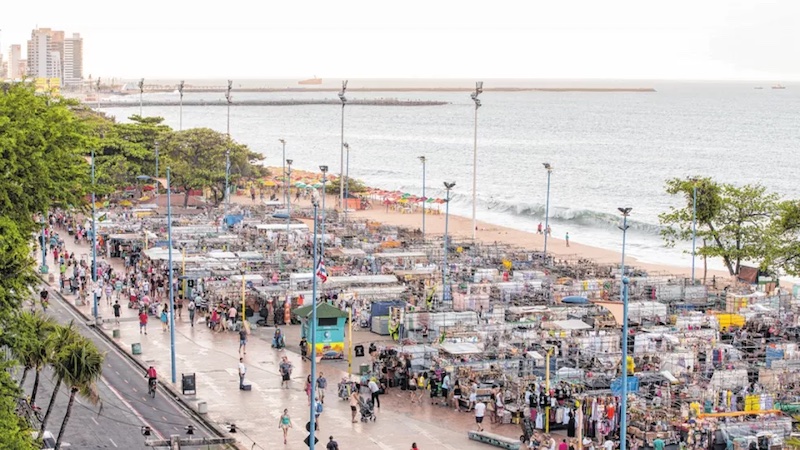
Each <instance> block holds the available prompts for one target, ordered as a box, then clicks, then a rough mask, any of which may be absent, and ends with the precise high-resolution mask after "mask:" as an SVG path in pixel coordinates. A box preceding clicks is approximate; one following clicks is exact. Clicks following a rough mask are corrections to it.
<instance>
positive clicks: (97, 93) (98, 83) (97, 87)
mask: <svg viewBox="0 0 800 450" xmlns="http://www.w3.org/2000/svg"><path fill="white" fill-rule="evenodd" d="M95 95H97V99H96V100H97V110H98V111H100V77H97V84H96V90H95ZM139 113H140V114H141V111H140V112H139Z"/></svg>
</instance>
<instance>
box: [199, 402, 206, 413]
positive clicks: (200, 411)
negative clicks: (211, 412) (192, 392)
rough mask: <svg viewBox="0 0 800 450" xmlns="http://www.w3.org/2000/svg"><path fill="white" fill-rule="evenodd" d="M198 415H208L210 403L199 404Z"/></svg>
mask: <svg viewBox="0 0 800 450" xmlns="http://www.w3.org/2000/svg"><path fill="white" fill-rule="evenodd" d="M197 413H198V414H206V413H208V403H206V402H197Z"/></svg>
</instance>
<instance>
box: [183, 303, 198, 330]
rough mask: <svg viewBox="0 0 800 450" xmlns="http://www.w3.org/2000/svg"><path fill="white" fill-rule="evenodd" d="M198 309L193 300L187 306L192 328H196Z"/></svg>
mask: <svg viewBox="0 0 800 450" xmlns="http://www.w3.org/2000/svg"><path fill="white" fill-rule="evenodd" d="M196 308H197V305H196V304H195V302H194V300H191V301H190V302H189V304H188V305H187V306H186V309H187V310H188V311H189V323H190V324H191V326H192V328H194V310H195V309H196Z"/></svg>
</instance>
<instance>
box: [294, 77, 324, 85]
mask: <svg viewBox="0 0 800 450" xmlns="http://www.w3.org/2000/svg"><path fill="white" fill-rule="evenodd" d="M297 84H303V85H320V84H322V78H317V76H316V75H314V78H309V79H307V80H300V81H298V82H297Z"/></svg>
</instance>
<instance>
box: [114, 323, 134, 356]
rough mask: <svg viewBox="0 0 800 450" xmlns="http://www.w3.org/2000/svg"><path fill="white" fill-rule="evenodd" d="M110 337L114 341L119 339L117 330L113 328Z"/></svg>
mask: <svg viewBox="0 0 800 450" xmlns="http://www.w3.org/2000/svg"><path fill="white" fill-rule="evenodd" d="M111 336H113V337H114V338H115V339H119V328H115V329H114V330H112V331H111ZM131 351H133V350H131Z"/></svg>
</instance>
